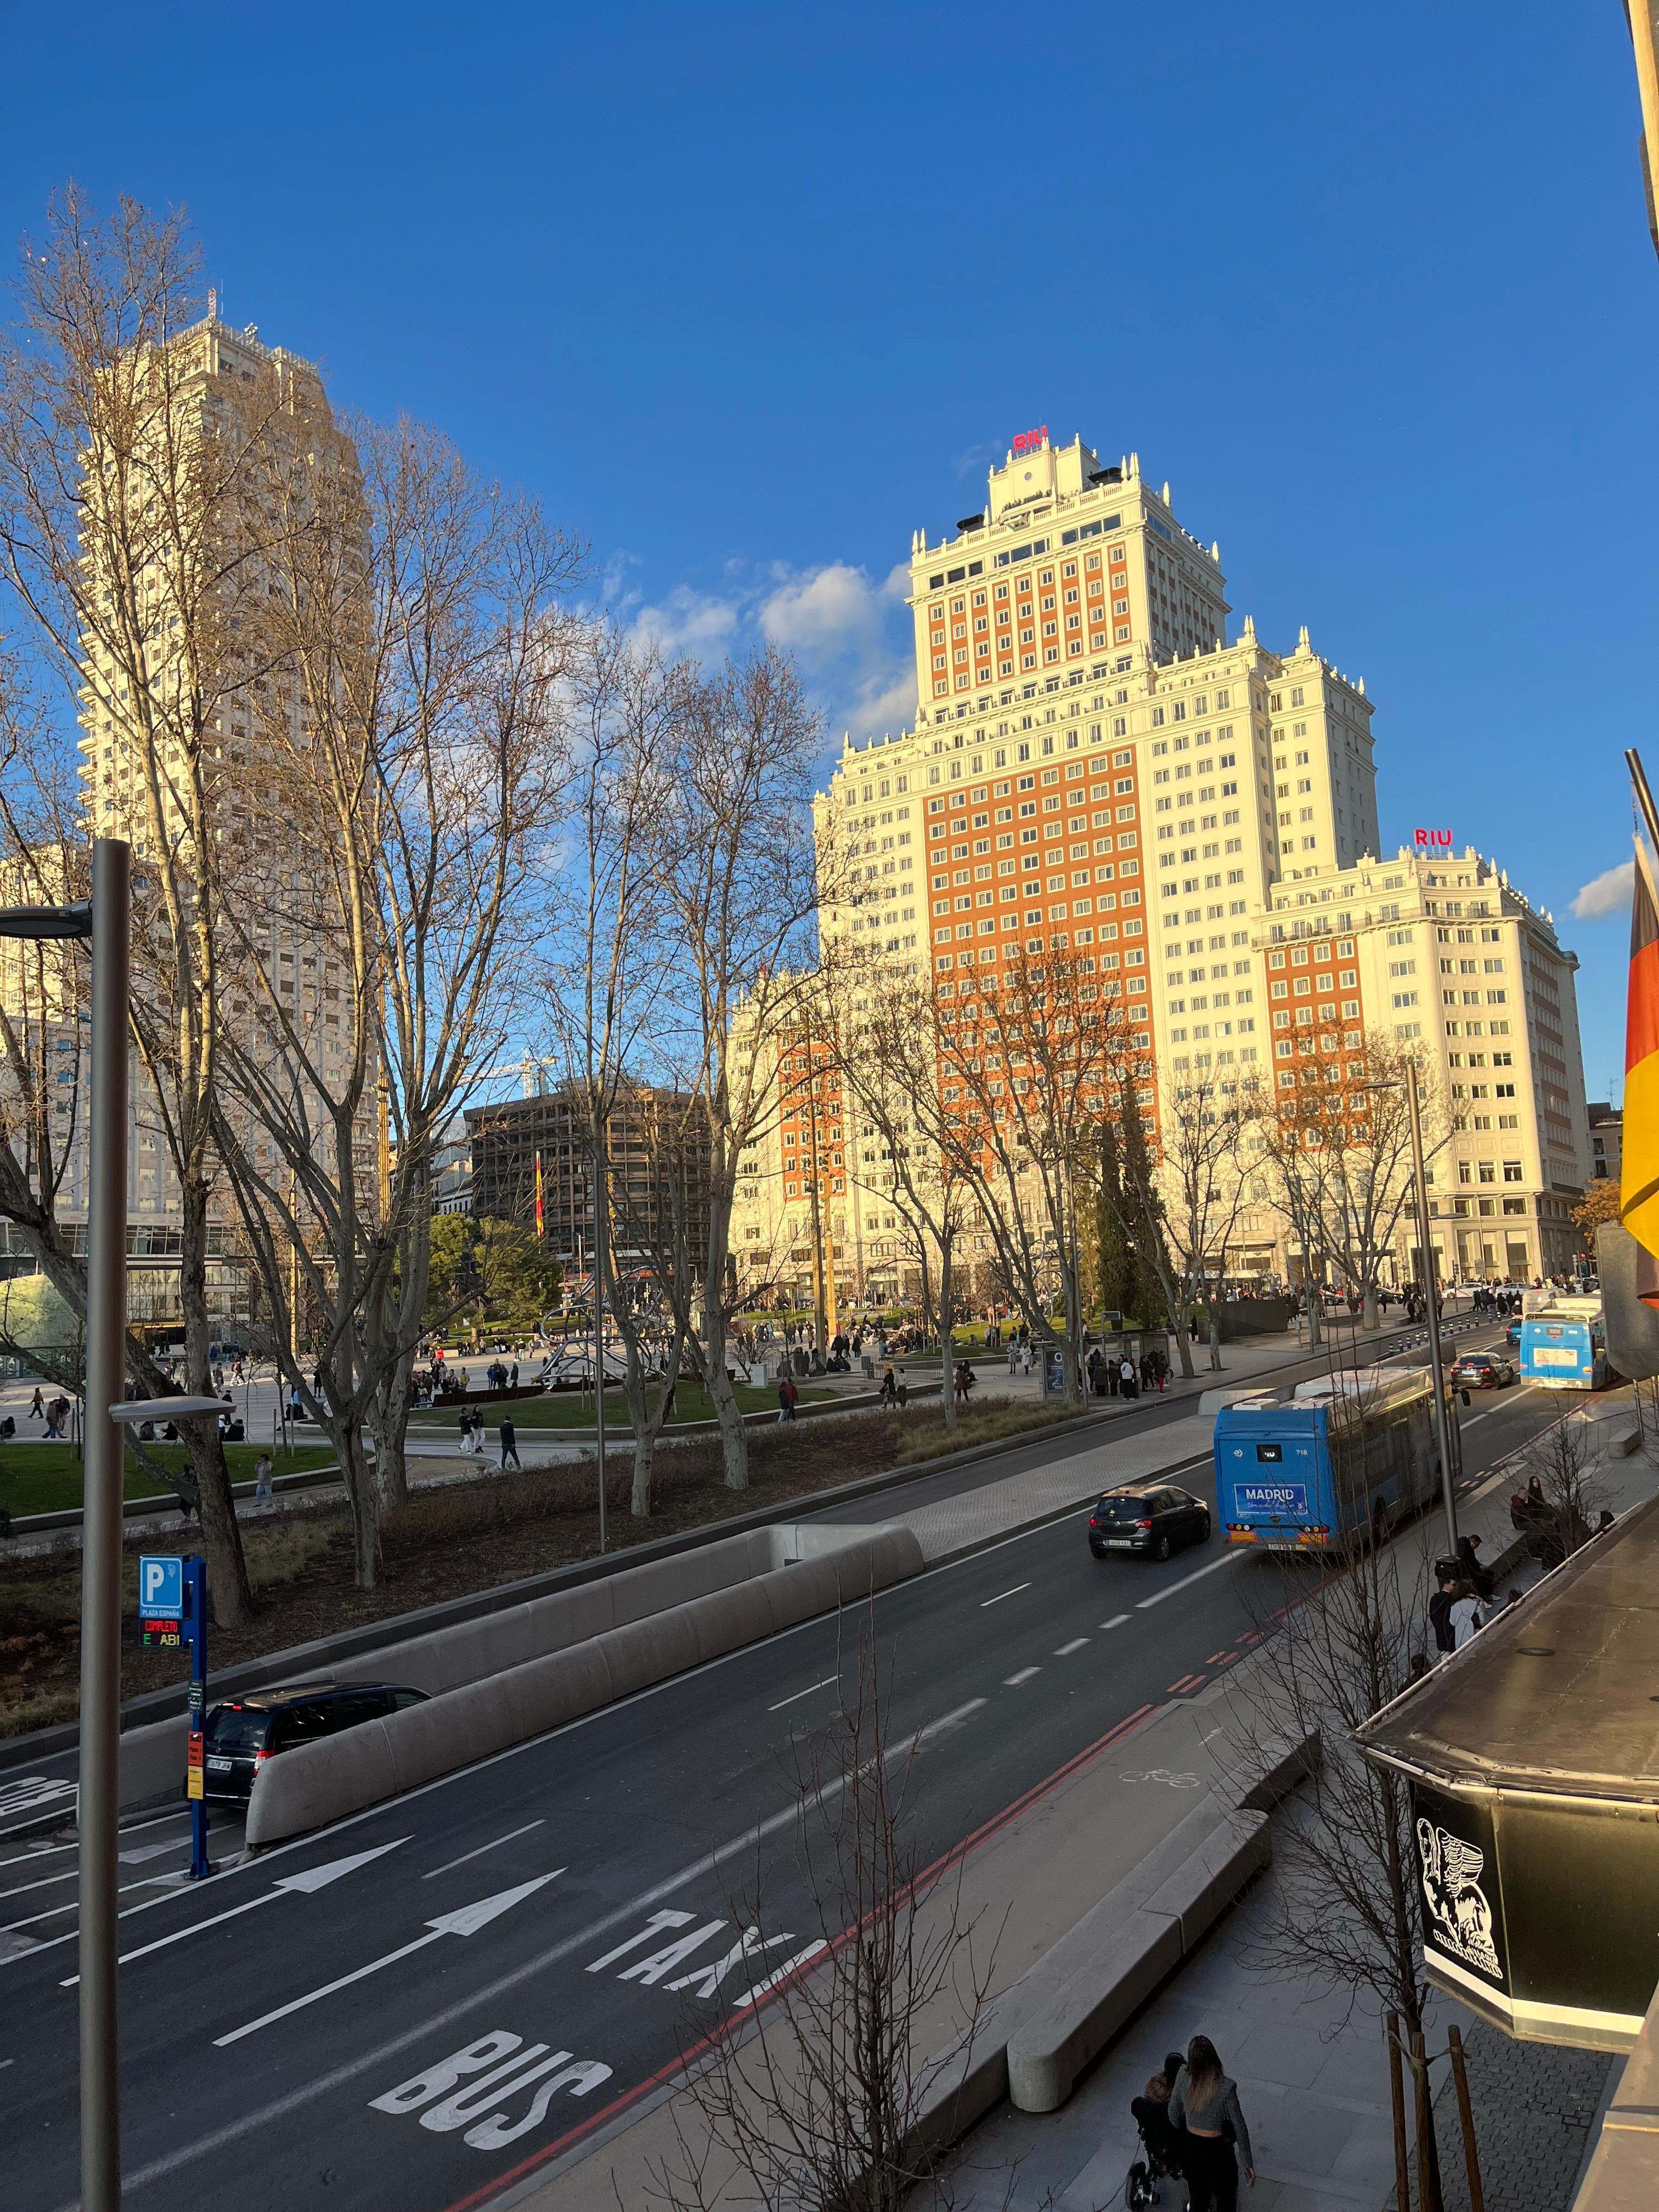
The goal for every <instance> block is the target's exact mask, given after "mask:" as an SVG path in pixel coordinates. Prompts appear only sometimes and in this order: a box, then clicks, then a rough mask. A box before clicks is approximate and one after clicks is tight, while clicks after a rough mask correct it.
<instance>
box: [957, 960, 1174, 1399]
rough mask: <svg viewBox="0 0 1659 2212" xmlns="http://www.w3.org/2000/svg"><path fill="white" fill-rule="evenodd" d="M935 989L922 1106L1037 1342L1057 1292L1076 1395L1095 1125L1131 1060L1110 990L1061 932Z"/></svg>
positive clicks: (1047, 1330) (1048, 1326)
mask: <svg viewBox="0 0 1659 2212" xmlns="http://www.w3.org/2000/svg"><path fill="white" fill-rule="evenodd" d="M939 998H940V999H941V1000H942V1001H943V1002H944V1006H943V1010H942V1012H941V1013H940V1016H939V1086H938V1091H937V1093H936V1095H937V1097H938V1100H939V1103H938V1105H937V1107H933V1105H932V1104H931V1103H929V1104H928V1105H927V1107H926V1108H925V1109H924V1110H926V1111H927V1112H929V1113H933V1114H936V1115H937V1116H938V1121H939V1129H938V1137H939V1148H940V1151H941V1153H942V1155H943V1156H944V1157H945V1158H947V1159H948V1161H949V1163H950V1169H951V1174H952V1176H953V1177H954V1178H955V1180H956V1181H957V1182H958V1183H959V1184H960V1186H961V1187H962V1188H963V1191H964V1193H965V1194H967V1195H968V1198H969V1203H970V1205H971V1207H972V1212H973V1220H974V1224H975V1227H976V1228H979V1227H982V1228H983V1229H984V1231H986V1232H987V1234H988V1236H989V1238H990V1241H991V1244H992V1248H993V1249H994V1253H995V1255H996V1261H997V1265H998V1267H999V1270H1000V1273H1001V1275H1002V1278H1003V1279H1004V1281H1005V1282H1006V1285H1007V1286H1008V1289H1009V1292H1010V1296H1011V1298H1012V1302H1013V1303H1014V1304H1017V1305H1018V1307H1019V1309H1020V1310H1021V1312H1022V1313H1023V1314H1024V1317H1025V1319H1026V1321H1027V1322H1028V1323H1029V1325H1030V1328H1031V1331H1032V1334H1033V1335H1035V1336H1036V1337H1038V1338H1039V1339H1042V1340H1050V1339H1052V1337H1053V1334H1054V1328H1053V1323H1052V1321H1051V1319H1050V1316H1051V1313H1052V1310H1053V1304H1054V1302H1055V1301H1056V1299H1057V1301H1058V1303H1059V1304H1060V1309H1061V1313H1062V1316H1063V1318H1062V1323H1061V1331H1060V1344H1061V1350H1062V1357H1063V1361H1064V1373H1065V1381H1066V1395H1067V1397H1068V1398H1069V1399H1070V1400H1071V1401H1072V1402H1073V1404H1074V1405H1080V1404H1081V1403H1082V1401H1083V1337H1084V1325H1085V1315H1084V1310H1083V1281H1082V1265H1081V1256H1080V1247H1081V1242H1082V1226H1081V1224H1082V1209H1083V1206H1084V1205H1085V1203H1086V1201H1087V1200H1088V1198H1089V1196H1090V1194H1091V1188H1092V1186H1093V1181H1094V1174H1095V1168H1096V1163H1097V1157H1098V1152H1099V1145H1100V1130H1101V1127H1102V1126H1103V1122H1104V1121H1105V1120H1106V1118H1107V1116H1108V1115H1109V1113H1110V1111H1111V1109H1112V1103H1113V1101H1114V1098H1115V1095H1116V1094H1117V1092H1118V1091H1119V1090H1120V1088H1121V1085H1123V1084H1124V1082H1125V1080H1126V1079H1127V1080H1128V1081H1129V1082H1130V1085H1131V1087H1132V1088H1133V1076H1132V1075H1131V1073H1130V1071H1132V1070H1133V1069H1135V1068H1137V1067H1138V1066H1139V1064H1140V1054H1139V1050H1138V1048H1136V1047H1135V1046H1134V1044H1133V1039H1132V1036H1131V1035H1130V1031H1129V1026H1128V1023H1127V1018H1126V1016H1125V1013H1124V1011H1123V1006H1122V1001H1121V998H1120V996H1119V995H1118V987H1117V985H1116V983H1115V981H1114V980H1113V979H1111V978H1110V977H1109V976H1106V975H1102V974H1101V973H1100V972H1099V970H1098V969H1097V964H1096V961H1095V958H1094V956H1093V955H1092V954H1091V953H1088V952H1085V951H1077V950H1075V949H1073V947H1071V946H1070V945H1067V944H1066V941H1065V940H1064V939H1063V938H1058V937H1057V938H1054V939H1051V940H1050V941H1049V942H1048V944H1047V945H1039V946H1038V948H1037V949H1036V950H1035V951H1032V950H1030V948H1029V947H1027V946H1025V945H1020V946H1018V947H1014V948H1012V949H1010V950H1008V951H1006V953H1005V957H1004V962H1003V967H1002V971H1001V974H1000V976H999V975H995V974H993V973H991V972H989V971H987V970H985V969H979V970H971V969H970V970H969V972H968V973H967V974H966V975H961V974H960V973H959V974H958V975H957V977H956V978H955V979H954V987H951V985H948V984H940V985H939ZM918 1103H919V1105H920V1104H921V1097H920V1094H919V1098H918Z"/></svg>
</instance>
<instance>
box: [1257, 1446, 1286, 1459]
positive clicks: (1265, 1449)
mask: <svg viewBox="0 0 1659 2212" xmlns="http://www.w3.org/2000/svg"><path fill="white" fill-rule="evenodd" d="M1255 1455H1256V1459H1257V1461H1258V1462H1262V1461H1278V1460H1282V1459H1283V1458H1284V1456H1285V1447H1284V1445H1283V1444H1258V1445H1257V1446H1256V1448H1255Z"/></svg>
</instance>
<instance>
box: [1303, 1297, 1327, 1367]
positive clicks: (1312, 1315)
mask: <svg viewBox="0 0 1659 2212" xmlns="http://www.w3.org/2000/svg"><path fill="white" fill-rule="evenodd" d="M1303 1295H1304V1297H1306V1299H1307V1302H1308V1349H1309V1351H1310V1352H1316V1351H1317V1350H1318V1349H1319V1347H1320V1346H1321V1345H1322V1344H1323V1342H1324V1341H1325V1301H1324V1299H1323V1298H1322V1297H1320V1295H1319V1292H1318V1290H1317V1289H1316V1288H1312V1287H1309V1286H1307V1285H1304V1292H1303Z"/></svg>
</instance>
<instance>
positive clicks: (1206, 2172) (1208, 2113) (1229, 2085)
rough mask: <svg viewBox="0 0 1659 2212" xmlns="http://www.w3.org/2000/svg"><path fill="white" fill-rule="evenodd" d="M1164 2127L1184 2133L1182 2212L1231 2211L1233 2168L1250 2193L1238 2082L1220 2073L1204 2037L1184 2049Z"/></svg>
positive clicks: (1251, 2167)
mask: <svg viewBox="0 0 1659 2212" xmlns="http://www.w3.org/2000/svg"><path fill="white" fill-rule="evenodd" d="M1170 2126H1171V2127H1173V2128H1176V2129H1181V2128H1185V2130H1187V2133H1186V2139H1185V2142H1184V2145H1183V2148H1184V2152H1185V2158H1184V2161H1183V2162H1184V2164H1185V2166H1186V2170H1187V2185H1188V2200H1187V2202H1188V2212H1235V2208H1236V2206H1237V2203H1238V2169H1239V2166H1241V2165H1242V2166H1243V2168H1244V2179H1245V2180H1246V2181H1248V2182H1249V2185H1250V2186H1251V2188H1252V2189H1254V2188H1255V2157H1254V2155H1253V2154H1252V2153H1251V2150H1250V2131H1249V2128H1248V2127H1246V2125H1245V2124H1244V2114H1243V2111H1242V2110H1241V2109H1240V2106H1239V2102H1238V2084H1237V2082H1236V2081H1233V2080H1232V2079H1231V2076H1230V2075H1226V2074H1224V2073H1223V2072H1222V2070H1221V2060H1220V2058H1219V2057H1218V2055H1217V2052H1216V2047H1215V2045H1214V2044H1212V2042H1211V2040H1210V2039H1209V2037H1208V2036H1207V2035H1195V2036H1194V2038H1193V2039H1192V2041H1191V2042H1190V2043H1189V2044H1188V2046H1187V2063H1186V2065H1185V2067H1184V2068H1183V2069H1182V2073H1181V2075H1180V2078H1179V2079H1178V2080H1177V2081H1176V2085H1175V2087H1174V2088H1173V2090H1171V2092H1170Z"/></svg>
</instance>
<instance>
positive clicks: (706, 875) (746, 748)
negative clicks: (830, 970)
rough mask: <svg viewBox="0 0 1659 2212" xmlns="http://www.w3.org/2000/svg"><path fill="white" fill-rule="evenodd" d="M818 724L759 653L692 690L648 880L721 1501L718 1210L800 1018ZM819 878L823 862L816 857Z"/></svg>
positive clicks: (744, 1476) (724, 1226) (695, 1348)
mask: <svg viewBox="0 0 1659 2212" xmlns="http://www.w3.org/2000/svg"><path fill="white" fill-rule="evenodd" d="M818 737H819V722H818V718H817V715H816V714H814V713H813V711H812V710H811V708H810V707H809V706H808V704H807V702H806V700H805V695H804V694H803V692H802V690H801V686H800V681H799V677H798V675H797V674H796V671H795V669H794V666H793V663H792V662H791V661H790V660H789V659H788V658H787V656H786V655H784V654H782V653H779V652H777V651H776V650H775V648H772V647H768V648H767V649H766V650H765V651H763V652H762V653H757V655H756V656H755V657H754V658H753V659H750V660H748V661H745V662H743V663H741V664H737V665H728V666H726V668H724V669H723V670H721V671H720V672H719V674H717V675H715V676H713V677H708V678H701V679H699V680H698V681H697V682H696V684H695V685H693V686H692V687H691V689H690V696H689V697H688V699H687V702H686V705H685V708H684V712H683V714H680V715H679V716H678V719H677V725H676V731H675V741H674V744H672V746H671V749H670V754H669V758H668V762H667V767H668V770H669V774H668V779H667V784H666V787H665V795H664V799H663V804H662V805H661V807H660V808H659V811H658V815H657V818H656V821H655V823H653V855H652V866H653V874H654V877H655V879H656V883H657V884H658V885H659V890H660V896H661V897H662V901H663V909H664V914H665V926H664V930H663V935H662V940H661V943H660V945H659V961H660V969H661V989H660V993H659V1010H660V1019H661V1024H662V1026H661V1030H660V1032H659V1034H660V1037H661V1043H660V1047H659V1052H660V1057H661V1059H662V1060H663V1061H664V1062H665V1065H666V1066H669V1067H670V1068H671V1070H672V1071H673V1073H674V1077H675V1079H676V1081H677V1082H678V1085H679V1087H680V1088H682V1089H683V1090H684V1091H688V1092H690V1094H692V1095H693V1096H694V1097H696V1098H697V1099H698V1101H699V1102H700V1103H701V1108H702V1113H703V1115H704V1116H705V1117H706V1121H707V1126H708V1143H709V1157H710V1175H709V1206H708V1243H707V1247H706V1249H705V1250H704V1252H703V1253H702V1255H701V1264H700V1266H699V1267H698V1269H697V1271H696V1273H697V1283H698V1294H699V1304H700V1311H699V1313H698V1315H697V1316H696V1321H697V1322H698V1323H699V1326H697V1327H696V1328H693V1329H691V1330H689V1331H688V1338H687V1349H688V1352H689V1353H690V1355H691V1356H692V1357H693V1358H695V1360H696V1364H697V1367H698V1370H699V1372H700V1373H701V1376H702V1381H703V1383H704V1385H705V1387H706V1388H707V1389H708V1395H709V1397H710V1398H711V1399H712V1401H713V1402H714V1414H715V1419H717V1421H718V1422H719V1424H720V1444H721V1452H722V1456H723V1459H724V1462H725V1469H726V1485H727V1486H728V1487H729V1488H731V1489H733V1490H742V1489H745V1488H746V1487H747V1486H748V1481H749V1455H748V1442H747V1438H746V1437H745V1434H744V1425H743V1417H742V1415H741V1413H740V1412H739V1411H738V1401H737V1398H736V1395H735V1394H734V1393H733V1390H732V1383H731V1379H730V1376H729V1375H728V1372H727V1370H726V1346H727V1341H728V1339H729V1337H730V1335H731V1333H732V1324H733V1321H734V1318H735V1313H736V1304H735V1301H736V1296H737V1286H736V1278H735V1270H734V1269H733V1267H732V1250H731V1243H732V1201H733V1199H734V1197H735V1195H736V1191H737V1183H738V1170H739V1166H740V1163H741V1159H742V1156H743V1154H744V1152H745V1150H746V1149H747V1148H748V1147H749V1146H750V1145H752V1144H754V1143H755V1142H756V1141H757V1139H758V1138H759V1137H760V1136H761V1135H762V1134H763V1132H764V1130H765V1128H766V1127H767V1124H768V1120H769V1116H770V1115H772V1114H774V1113H775V1110H776V1086H775V1074H774V1064H775V1057H776V1054H777V1050H778V1048H779V1045H780V1043H781V1040H782V1039H783V1038H784V1037H786V1036H793V1035H794V1034H795V1032H796V1030H797V1029H798V1028H799V1023H800V1019H801V1009H802V1002H803V988H802V984H801V981H800V977H801V975H802V973H803V972H804V971H805V969H807V968H808V967H809V966H810V964H811V955H812V951H813V949H814V948H813V945H812V931H811V923H812V920H813V916H814V915H815V912H816V909H817V902H818V898H819V896H820V890H821V888H822V890H823V896H825V897H826V898H828V897H829V896H833V890H834V886H833V882H831V883H830V884H828V885H823V886H821V884H820V877H821V875H822V873H823V870H822V869H820V868H819V867H817V866H815V854H814V850H813V841H812V823H811V813H810V811H809V805H808V801H809V798H810V793H811V767H812V759H813V755H814V752H815V750H816V748H817V741H818ZM825 860H826V865H827V866H829V867H830V869H831V872H833V856H828V855H826V856H825Z"/></svg>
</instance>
